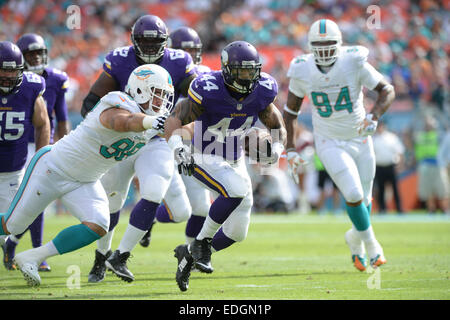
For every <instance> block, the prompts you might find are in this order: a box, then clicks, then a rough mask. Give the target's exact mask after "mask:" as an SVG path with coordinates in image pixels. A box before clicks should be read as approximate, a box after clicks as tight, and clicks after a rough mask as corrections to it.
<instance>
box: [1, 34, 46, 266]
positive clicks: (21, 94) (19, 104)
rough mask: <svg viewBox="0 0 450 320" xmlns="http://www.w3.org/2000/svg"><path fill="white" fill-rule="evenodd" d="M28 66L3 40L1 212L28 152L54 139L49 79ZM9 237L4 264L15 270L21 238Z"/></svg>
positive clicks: (37, 240) (4, 246)
mask: <svg viewBox="0 0 450 320" xmlns="http://www.w3.org/2000/svg"><path fill="white" fill-rule="evenodd" d="M24 69H25V61H24V58H23V55H22V52H21V51H20V49H19V48H18V47H17V46H16V45H15V44H13V43H11V42H8V41H2V42H0V110H2V111H1V112H0V183H1V185H2V188H1V191H0V212H5V211H6V210H7V209H8V207H9V205H10V203H11V201H12V199H13V197H14V195H15V194H16V192H17V190H18V189H19V185H20V182H21V181H22V178H23V175H24V172H25V168H26V163H27V155H28V154H29V153H31V154H34V152H35V151H37V150H39V149H40V148H42V147H44V146H46V145H47V144H49V141H50V123H49V119H48V115H47V108H46V106H45V101H44V99H43V97H42V95H43V93H44V91H45V79H44V78H43V77H41V76H39V75H38V74H35V73H32V72H28V71H25V72H24ZM29 137H33V140H34V141H35V143H34V145H35V150H31V149H29V148H28V141H29ZM41 228H42V226H40V230H39V233H38V234H37V235H36V234H34V241H33V244H34V245H37V244H38V243H40V242H41V241H42V229H41ZM11 237H12V238H13V239H14V240H11V239H9V238H11ZM9 238H8V240H7V241H6V243H3V244H2V249H3V264H4V266H5V268H6V269H8V270H15V269H16V266H15V265H14V263H13V260H12V259H13V258H14V248H15V241H16V239H17V238H16V237H14V235H11V236H10V237H9Z"/></svg>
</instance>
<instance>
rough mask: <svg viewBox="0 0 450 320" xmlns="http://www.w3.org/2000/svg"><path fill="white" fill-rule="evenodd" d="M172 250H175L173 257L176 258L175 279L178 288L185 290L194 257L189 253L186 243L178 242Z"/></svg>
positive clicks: (187, 285)
mask: <svg viewBox="0 0 450 320" xmlns="http://www.w3.org/2000/svg"><path fill="white" fill-rule="evenodd" d="M173 252H175V255H174V257H175V258H177V259H178V265H177V273H176V277H175V279H176V280H177V284H178V287H179V288H180V290H181V291H186V290H187V289H188V288H189V277H190V276H191V269H192V267H193V265H194V259H193V258H192V256H191V254H190V253H189V250H188V245H187V244H180V245H179V246H178V247H176V248H175V250H173Z"/></svg>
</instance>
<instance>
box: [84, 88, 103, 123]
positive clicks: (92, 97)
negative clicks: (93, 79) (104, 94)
mask: <svg viewBox="0 0 450 320" xmlns="http://www.w3.org/2000/svg"><path fill="white" fill-rule="evenodd" d="M99 101H100V97H99V96H98V95H96V94H94V93H92V92H89V94H88V95H87V96H86V98H84V100H83V105H82V106H81V116H82V117H83V118H85V117H86V115H87V114H88V112H89V111H91V110H92V109H93V108H94V106H95V105H96V104H97V102H99Z"/></svg>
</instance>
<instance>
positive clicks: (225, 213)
mask: <svg viewBox="0 0 450 320" xmlns="http://www.w3.org/2000/svg"><path fill="white" fill-rule="evenodd" d="M242 199H243V198H225V197H224V196H222V195H220V196H218V197H217V199H216V200H215V201H214V202H213V204H212V205H211V208H210V209H209V216H210V217H211V219H213V220H214V222H216V223H219V224H222V223H224V222H225V220H227V218H228V217H229V216H230V214H231V213H232V212H233V210H234V209H236V208H237V206H238V205H239V204H240V203H241V202H242Z"/></svg>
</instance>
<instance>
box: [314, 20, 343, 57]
mask: <svg viewBox="0 0 450 320" xmlns="http://www.w3.org/2000/svg"><path fill="white" fill-rule="evenodd" d="M320 42H328V44H326V45H320ZM308 45H309V50H310V51H311V52H312V53H313V54H314V59H315V62H316V64H317V65H319V66H329V65H331V64H333V63H334V62H335V61H336V59H337V58H338V55H339V49H340V47H341V45H342V34H341V31H340V30H339V27H338V25H337V24H336V23H335V22H334V21H331V20H328V19H320V20H317V21H316V22H314V23H313V24H312V25H311V28H310V29H309V33H308Z"/></svg>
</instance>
